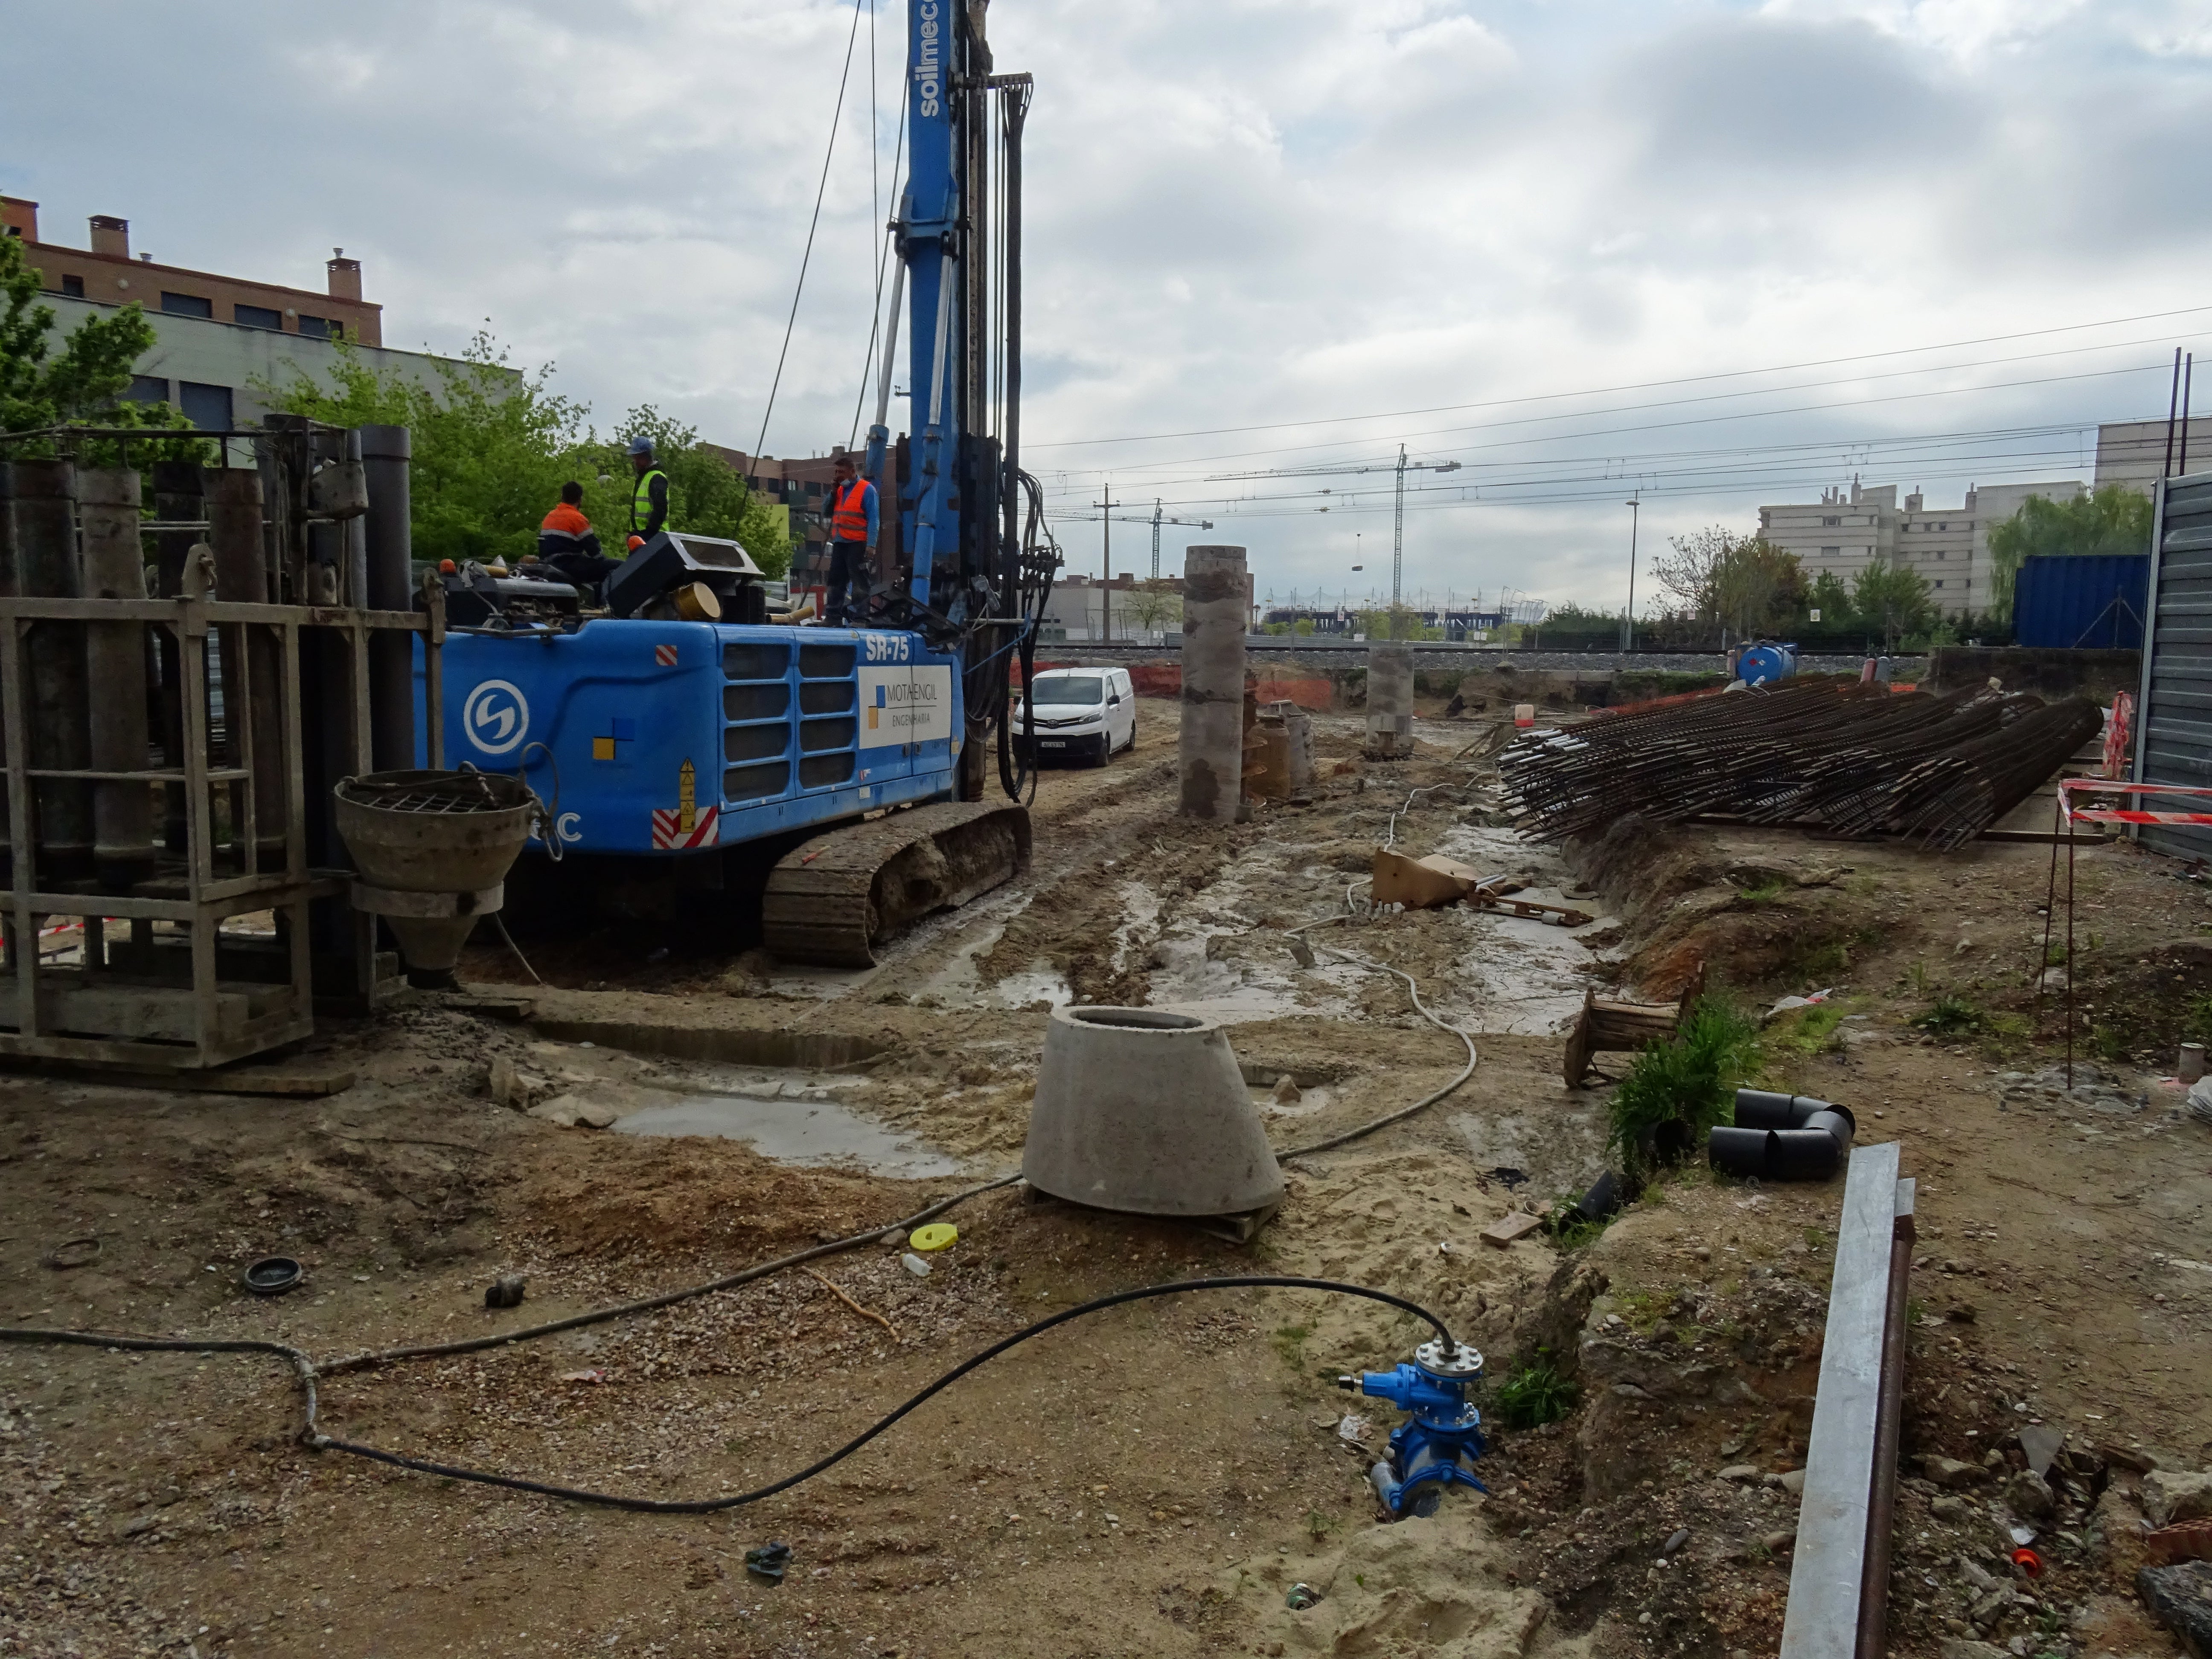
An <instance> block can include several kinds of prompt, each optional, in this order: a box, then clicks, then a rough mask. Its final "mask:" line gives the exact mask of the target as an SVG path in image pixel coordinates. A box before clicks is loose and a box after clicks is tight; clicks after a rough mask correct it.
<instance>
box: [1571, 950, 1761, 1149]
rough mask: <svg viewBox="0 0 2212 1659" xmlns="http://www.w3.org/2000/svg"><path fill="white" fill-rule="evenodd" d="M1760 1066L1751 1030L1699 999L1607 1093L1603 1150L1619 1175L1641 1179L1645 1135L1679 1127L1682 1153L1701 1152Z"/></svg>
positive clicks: (1754, 1026)
mask: <svg viewBox="0 0 2212 1659" xmlns="http://www.w3.org/2000/svg"><path fill="white" fill-rule="evenodd" d="M1758 1069H1759V1025H1758V1023H1757V1022H1756V1021H1754V1020H1753V1018H1751V1016H1750V1015H1748V1014H1747V1013H1745V1012H1743V1011H1742V1010H1741V1009H1740V1008H1737V1007H1735V1006H1734V1005H1732V1004H1731V1003H1729V1002H1728V1001H1726V1000H1723V999H1722V998H1720V997H1717V996H1713V995H1710V994H1708V995H1705V996H1702V997H1699V999H1698V1000H1697V1001H1696V1003H1695V1004H1693V1005H1692V1007H1691V1009H1690V1012H1689V1014H1688V1016H1687V1017H1686V1018H1685V1019H1684V1020H1683V1021H1682V1024H1681V1029H1680V1030H1678V1031H1677V1032H1676V1033H1675V1034H1674V1036H1672V1037H1671V1038H1669V1039H1668V1040H1667V1041H1665V1042H1649V1043H1646V1044H1645V1045H1644V1052H1643V1053H1642V1054H1638V1055H1637V1057H1636V1059H1635V1060H1634V1062H1633V1063H1632V1064H1631V1065H1630V1066H1629V1068H1628V1075H1627V1076H1626V1077H1625V1078H1623V1079H1621V1082H1620V1088H1618V1089H1616V1090H1615V1091H1613V1102H1612V1104H1611V1105H1610V1106H1609V1107H1608V1108H1607V1111H1608V1113H1609V1115H1610V1117H1611V1126H1610V1133H1609V1134H1608V1135H1607V1146H1610V1147H1611V1148H1612V1150H1613V1153H1614V1155H1615V1156H1616V1157H1617V1158H1619V1159H1620V1164H1621V1167H1622V1169H1623V1170H1626V1172H1627V1173H1628V1174H1629V1175H1630V1176H1641V1175H1642V1174H1643V1172H1644V1170H1645V1168H1646V1167H1647V1166H1648V1164H1649V1162H1650V1160H1649V1159H1648V1158H1646V1156H1645V1154H1644V1146H1643V1139H1644V1131H1645V1130H1647V1129H1655V1130H1656V1129H1657V1128H1658V1127H1660V1126H1661V1125H1662V1124H1668V1123H1679V1124H1680V1125H1681V1127H1682V1130H1683V1131H1684V1132H1685V1133H1686V1136H1687V1140H1686V1145H1687V1146H1692V1147H1695V1146H1702V1145H1704V1143H1705V1133H1706V1132H1707V1131H1708V1130H1710V1129H1711V1128H1712V1127H1713V1126H1714V1125H1715V1124H1717V1123H1725V1122H1727V1121H1729V1119H1730V1118H1731V1117H1732V1116H1733V1115H1734V1111H1735V1088H1736V1085H1738V1084H1740V1083H1741V1082H1742V1081H1743V1080H1744V1079H1746V1078H1747V1077H1749V1076H1751V1075H1752V1074H1753V1073H1755V1072H1756V1071H1757V1070H1758Z"/></svg>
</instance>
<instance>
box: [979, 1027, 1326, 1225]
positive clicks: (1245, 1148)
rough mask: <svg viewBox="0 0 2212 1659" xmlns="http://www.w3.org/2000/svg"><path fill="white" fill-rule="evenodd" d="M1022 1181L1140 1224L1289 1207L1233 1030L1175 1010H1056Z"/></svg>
mask: <svg viewBox="0 0 2212 1659" xmlns="http://www.w3.org/2000/svg"><path fill="white" fill-rule="evenodd" d="M1022 1175H1023V1176H1024V1179H1025V1180H1027V1182H1029V1184H1030V1186H1031V1187H1033V1188H1036V1189H1037V1190H1038V1191H1040V1192H1043V1193H1048V1194H1051V1195H1052V1196H1053V1197H1054V1198H1059V1199H1065V1200H1067V1201H1068V1202H1070V1203H1073V1204H1083V1205H1087V1206H1091V1207H1092V1208H1094V1209H1101V1210H1118V1211H1121V1212H1125V1213H1127V1214H1133V1215H1158V1216H1185V1217H1190V1218H1204V1217H1225V1216H1239V1215H1249V1214H1251V1213H1253V1212H1262V1211H1271V1210H1273V1207H1274V1206H1276V1205H1278V1204H1279V1203H1281V1202H1282V1199H1283V1175H1282V1170H1281V1169H1280V1168H1279V1166H1278V1165H1277V1164H1276V1162H1275V1155H1274V1152H1273V1150H1272V1149H1271V1148H1270V1147H1269V1146H1268V1145H1267V1128H1266V1126H1265V1125H1264V1124H1262V1123H1261V1120H1260V1114H1259V1110H1258V1109H1257V1108H1256V1107H1255V1105H1254V1104H1253V1101H1252V1094H1251V1091H1250V1090H1249V1089H1248V1088H1247V1087H1246V1086H1245V1084H1244V1075H1243V1071H1242V1070H1241V1069H1240V1068H1239V1066H1237V1055H1236V1054H1235V1052H1234V1051H1233V1050H1232V1049H1231V1048H1230V1046H1229V1036H1228V1033H1227V1032H1226V1031H1225V1030H1223V1029H1222V1027H1221V1025H1220V1024H1219V1023H1218V1021H1215V1020H1212V1019H1207V1018H1201V1017H1200V1016H1198V1015H1196V1014H1189V1013H1181V1012H1176V1011H1175V1010H1174V1009H1171V1008H1124V1007H1115V1006H1061V1007H1059V1008H1055V1009H1054V1010H1053V1012H1052V1018H1051V1019H1050V1021H1049V1023H1048V1024H1047V1025H1046V1028H1045V1041H1044V1055H1043V1058H1042V1061H1041V1062H1040V1064H1039V1066H1038V1068H1037V1087H1036V1102H1035V1103H1034V1104H1033V1105H1032V1106H1031V1107H1030V1132H1029V1140H1028V1143H1027V1145H1026V1146H1024V1148H1023V1152H1022Z"/></svg>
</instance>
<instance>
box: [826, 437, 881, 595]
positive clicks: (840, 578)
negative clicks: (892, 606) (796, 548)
mask: <svg viewBox="0 0 2212 1659" xmlns="http://www.w3.org/2000/svg"><path fill="white" fill-rule="evenodd" d="M831 471H832V474H833V477H832V478H831V482H830V484H829V503H828V506H829V581H828V582H827V583H826V584H825V591H824V592H823V606H822V619H823V621H824V622H826V623H829V624H830V625H831V626H832V627H836V626H839V625H841V624H842V623H844V621H845V620H846V615H847V611H848V608H850V607H849V605H848V594H849V593H850V592H851V589H852V586H853V584H854V582H855V581H858V582H859V583H860V589H861V592H862V594H863V595H865V594H866V591H867V586H868V574H869V567H868V554H869V550H870V549H872V548H873V547H874V546H875V544H876V525H877V507H876V487H875V485H873V484H872V483H869V482H868V481H867V480H866V478H863V477H860V468H859V466H858V465H856V464H855V462H854V458H853V455H852V453H851V452H850V451H848V452H847V453H844V454H842V455H840V456H839V457H838V458H837V459H836V463H835V464H834V465H833V466H832V468H831ZM860 608H861V609H864V610H865V609H866V601H865V598H864V599H863V601H862V604H861V606H860Z"/></svg>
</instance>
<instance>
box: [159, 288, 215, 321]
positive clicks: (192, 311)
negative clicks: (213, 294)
mask: <svg viewBox="0 0 2212 1659" xmlns="http://www.w3.org/2000/svg"><path fill="white" fill-rule="evenodd" d="M161 309H162V310H164V311H166V312H167V313H169V315H171V316H172V317H205V318H206V319H209V320H210V322H212V321H213V320H214V319H215V301H212V300H210V299H205V298H203V297H202V296H201V295H197V294H171V293H169V292H167V290H164V291H163V293H162V295H161Z"/></svg>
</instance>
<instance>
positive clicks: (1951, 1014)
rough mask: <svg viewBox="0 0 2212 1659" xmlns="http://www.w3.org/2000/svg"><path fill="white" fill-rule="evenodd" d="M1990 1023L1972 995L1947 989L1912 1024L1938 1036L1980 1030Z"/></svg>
mask: <svg viewBox="0 0 2212 1659" xmlns="http://www.w3.org/2000/svg"><path fill="white" fill-rule="evenodd" d="M1988 1023H1989V1016H1988V1015H1987V1014H1986V1013H1984V1012H1983V1010H1982V1006H1981V1004H1979V1003H1978V1002H1976V1001H1975V1000H1973V999H1972V998H1971V997H1963V996H1960V994H1958V993H1957V992H1955V991H1945V992H1943V993H1942V994H1939V995H1938V996H1937V997H1936V1000H1935V1001H1934V1002H1932V1003H1930V1004H1929V1006H1928V1012H1925V1013H1923V1014H1922V1015H1921V1016H1920V1017H1919V1018H1917V1019H1915V1020H1914V1021H1913V1022H1912V1024H1915V1025H1917V1026H1918V1027H1919V1028H1920V1029H1921V1030H1923V1031H1932V1032H1934V1033H1935V1034H1936V1036H1958V1035H1959V1034H1960V1033H1961V1032H1965V1031H1978V1030H1982V1029H1983V1027H1984V1026H1985V1025H1986V1024H1988Z"/></svg>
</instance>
